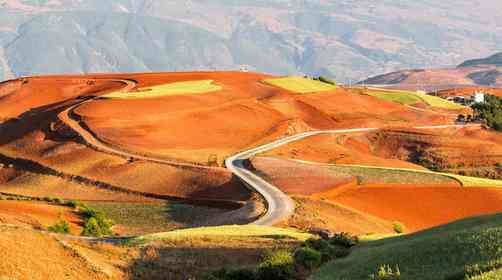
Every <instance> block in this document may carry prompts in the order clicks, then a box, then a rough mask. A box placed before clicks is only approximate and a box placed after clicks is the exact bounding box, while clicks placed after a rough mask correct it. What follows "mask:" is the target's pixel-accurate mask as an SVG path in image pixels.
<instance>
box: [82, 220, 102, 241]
mask: <svg viewBox="0 0 502 280" xmlns="http://www.w3.org/2000/svg"><path fill="white" fill-rule="evenodd" d="M82 235H83V236H96V237H100V236H103V232H102V231H101V227H100V226H99V224H98V221H97V220H96V219H95V218H89V219H88V220H87V221H86V222H85V224H84V229H83V230H82Z"/></svg>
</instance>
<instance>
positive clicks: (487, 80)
mask: <svg viewBox="0 0 502 280" xmlns="http://www.w3.org/2000/svg"><path fill="white" fill-rule="evenodd" d="M501 66H502V53H496V54H494V55H491V56H489V57H486V58H480V59H472V60H467V61H465V62H463V63H461V64H460V65H458V66H457V67H456V68H431V69H412V70H402V71H397V72H391V73H387V74H383V75H378V76H374V77H371V78H369V79H367V80H365V81H363V82H361V83H362V84H375V85H389V86H391V87H401V88H409V89H428V90H435V89H448V88H452V87H500V86H501V85H502V70H501V68H500V67H501Z"/></svg>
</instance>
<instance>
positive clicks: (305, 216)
mask: <svg viewBox="0 0 502 280" xmlns="http://www.w3.org/2000/svg"><path fill="white" fill-rule="evenodd" d="M293 198H294V200H295V202H296V204H297V206H296V210H295V213H294V215H293V216H292V217H291V218H290V219H289V220H288V221H287V223H286V224H287V225H288V226H290V227H295V228H298V229H301V230H305V231H308V230H310V229H316V228H317V229H319V228H322V229H328V230H330V231H332V232H348V233H351V234H353V235H366V234H371V233H381V234H385V233H393V232H394V229H393V226H392V223H391V222H390V221H386V220H384V219H381V218H377V217H375V216H372V215H369V214H367V213H364V212H361V211H358V210H355V209H351V208H348V207H346V206H343V205H341V204H338V203H333V202H331V201H329V200H324V199H316V198H312V197H301V196H295V197H293Z"/></svg>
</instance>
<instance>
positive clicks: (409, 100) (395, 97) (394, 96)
mask: <svg viewBox="0 0 502 280" xmlns="http://www.w3.org/2000/svg"><path fill="white" fill-rule="evenodd" d="M365 94H367V95H370V96H374V97H378V98H382V99H385V100H388V101H392V102H397V103H400V104H404V105H413V104H417V103H425V104H427V105H429V106H431V107H436V108H442V109H450V110H459V109H463V108H465V107H464V106H462V105H458V104H456V103H453V102H450V101H447V100H445V99H442V98H440V97H437V96H432V95H428V94H420V93H416V92H413V91H404V90H388V91H385V90H382V91H377V90H375V91H369V92H365Z"/></svg>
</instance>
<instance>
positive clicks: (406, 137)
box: [264, 127, 502, 179]
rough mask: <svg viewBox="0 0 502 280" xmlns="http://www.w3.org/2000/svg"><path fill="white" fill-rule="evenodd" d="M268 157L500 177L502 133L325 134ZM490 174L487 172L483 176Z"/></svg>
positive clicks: (410, 131)
mask: <svg viewBox="0 0 502 280" xmlns="http://www.w3.org/2000/svg"><path fill="white" fill-rule="evenodd" d="M264 155H266V156H276V157H281V158H290V159H299V160H306V161H312V162H319V163H331V164H356V165H367V166H381V167H395V168H411V169H419V170H424V169H425V168H424V167H423V166H420V165H418V164H417V163H418V162H420V160H424V159H425V160H429V161H430V162H432V163H434V164H435V165H436V166H437V167H438V168H440V169H442V170H445V171H448V172H453V173H460V174H461V173H462V172H464V175H474V176H478V175H486V176H482V177H488V178H494V179H496V178H500V177H502V173H501V172H502V170H500V169H497V168H495V165H496V164H497V163H499V162H502V134H501V133H498V132H494V131H491V130H485V129H482V128H480V127H465V128H447V129H433V130H418V129H412V128H384V129H382V130H379V131H374V132H367V133H355V134H322V135H316V136H312V137H308V138H305V139H302V140H300V141H295V142H292V143H289V144H287V145H284V146H281V147H278V148H276V149H273V150H271V151H268V152H266V153H265V154H264ZM485 173H486V174H485Z"/></svg>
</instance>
